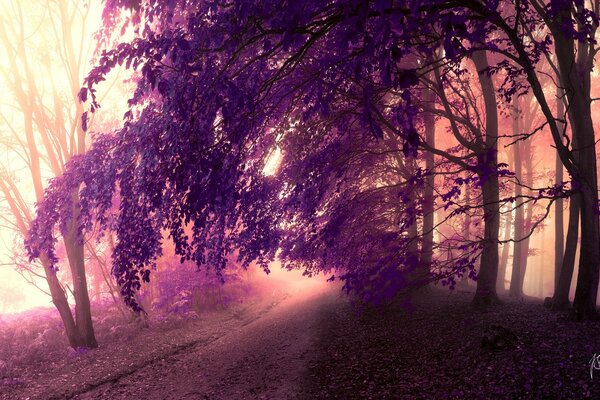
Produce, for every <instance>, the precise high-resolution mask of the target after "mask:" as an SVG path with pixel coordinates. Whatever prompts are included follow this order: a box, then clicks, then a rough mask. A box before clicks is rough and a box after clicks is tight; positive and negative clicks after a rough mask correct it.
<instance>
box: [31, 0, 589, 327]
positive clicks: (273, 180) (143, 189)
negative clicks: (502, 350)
mask: <svg viewBox="0 0 600 400" xmlns="http://www.w3.org/2000/svg"><path fill="white" fill-rule="evenodd" d="M592 6H593V7H597V5H596V4H595V3H594V4H593V5H592ZM123 8H130V12H131V15H132V16H131V18H129V19H127V21H126V23H132V24H134V25H135V26H136V27H137V32H138V36H137V37H136V38H135V39H134V40H132V41H131V42H129V43H122V44H118V45H116V46H115V47H114V48H112V49H111V50H109V51H107V52H105V53H104V55H103V56H102V57H101V58H100V60H99V63H98V65H97V66H96V67H95V68H94V69H93V70H92V71H91V72H90V74H89V75H88V77H87V78H86V80H85V83H84V87H83V89H82V90H81V92H80V99H81V101H82V102H89V107H90V111H91V112H95V111H96V110H97V108H98V107H99V104H97V102H96V97H95V86H96V85H97V84H98V82H100V81H102V80H103V79H104V77H105V76H106V74H107V73H108V72H109V71H110V70H111V69H113V68H114V67H115V66H116V65H125V66H126V67H127V68H134V69H136V70H137V71H138V84H137V88H136V90H135V92H134V93H133V95H132V98H131V99H130V102H129V104H130V110H129V111H128V112H127V113H126V114H125V116H124V127H123V129H121V130H119V131H117V132H115V133H114V134H110V135H109V134H106V135H99V136H98V137H97V140H96V142H95V145H94V146H93V147H92V149H91V150H90V151H89V152H88V153H87V155H85V156H80V157H77V158H74V159H73V160H72V161H71V162H70V163H69V165H68V166H67V169H66V172H65V174H64V175H63V176H62V177H60V178H57V179H55V180H53V181H52V182H51V183H50V185H49V187H48V189H47V191H46V196H45V200H44V201H43V202H42V203H40V204H39V205H38V214H37V218H36V220H35V221H33V223H32V226H31V230H30V235H29V237H28V240H27V243H26V246H27V248H28V250H29V252H30V255H31V257H38V256H39V255H40V254H49V255H50V258H51V259H52V260H53V261H54V262H55V257H54V254H55V253H54V236H53V229H54V227H55V226H57V225H58V226H61V227H64V226H65V224H66V223H67V221H69V218H70V217H72V216H73V215H72V212H71V211H70V208H69V206H68V205H69V204H71V203H70V202H69V198H68V196H67V195H66V194H68V193H73V191H74V190H75V188H77V187H79V185H81V190H80V191H79V195H80V198H81V213H80V214H79V215H78V216H77V217H78V221H79V226H80V229H82V230H83V231H87V230H89V229H90V228H91V224H92V222H93V221H97V222H99V224H100V225H101V226H102V227H103V228H104V229H107V230H111V231H114V232H115V233H116V237H117V243H116V246H115V249H114V251H113V258H112V262H113V266H112V269H113V274H114V275H115V276H116V278H117V281H118V283H119V285H120V287H121V292H122V295H123V296H124V298H125V300H126V301H127V302H128V304H130V305H131V306H132V307H133V308H134V309H135V308H138V307H139V306H138V304H137V303H136V301H135V298H134V294H135V292H136V291H137V290H138V289H139V288H140V286H141V282H142V281H147V280H148V279H149V276H150V270H151V267H152V265H153V263H154V262H155V260H156V258H157V257H158V256H159V255H160V253H161V245H162V234H161V232H162V231H163V230H164V231H167V232H168V233H169V235H170V238H171V240H173V241H174V243H175V251H176V253H177V254H178V255H179V256H181V257H182V259H185V260H192V261H194V262H195V263H197V264H198V265H208V266H210V268H214V270H215V271H216V273H217V274H220V273H222V271H223V269H224V268H225V266H226V260H227V257H228V255H229V254H231V253H232V252H233V251H234V249H237V250H239V257H240V259H241V261H242V262H243V263H246V264H247V263H249V262H251V261H253V260H257V261H258V262H259V264H261V265H262V266H263V267H264V268H267V263H268V262H269V261H270V260H271V259H273V257H274V256H275V254H276V252H277V251H278V249H279V248H280V247H282V248H283V255H284V258H285V257H288V259H290V260H298V261H302V262H303V264H302V265H303V266H305V267H306V266H307V265H308V268H309V271H311V270H312V269H316V270H319V271H320V270H323V269H325V270H327V269H329V268H330V267H342V268H343V269H344V275H345V279H346V283H347V284H349V285H350V286H349V287H350V289H353V290H354V288H357V289H358V290H359V291H361V292H363V289H367V291H366V293H368V292H369V290H371V289H372V291H373V292H376V291H380V292H383V293H395V292H397V291H398V290H399V289H401V288H402V287H405V286H406V284H409V283H410V280H411V279H406V278H407V277H408V275H406V274H405V273H404V272H410V271H414V270H416V269H417V268H418V267H419V266H420V261H419V260H418V259H419V258H421V259H423V258H422V257H419V254H416V255H415V256H413V252H412V250H411V249H413V250H414V249H417V250H418V249H419V247H420V248H421V249H423V248H425V249H427V248H428V247H427V246H429V244H428V243H427V241H422V242H421V243H419V244H418V245H417V246H416V247H415V243H418V242H419V241H418V240H417V239H416V235H415V232H417V233H418V227H419V224H422V222H420V221H423V208H422V207H420V206H418V204H417V207H409V205H410V204H411V202H413V200H415V199H420V200H421V204H423V203H426V201H424V199H423V197H422V194H420V193H419V190H417V191H416V192H415V193H412V194H411V196H413V197H411V196H404V195H405V194H406V192H407V191H406V190H398V191H397V192H396V193H400V194H401V196H400V200H399V203H401V204H396V205H393V204H392V203H393V201H391V199H392V197H391V196H392V195H393V193H392V192H393V191H391V190H389V189H388V187H393V186H394V185H398V186H404V187H406V186H407V185H413V186H414V187H415V188H418V187H419V186H421V187H422V185H424V184H425V183H427V182H429V184H431V182H432V180H429V179H428V178H427V176H428V174H427V173H425V174H424V173H423V171H424V169H423V168H421V167H420V161H415V160H416V159H415V157H418V156H419V151H418V149H419V148H420V147H421V148H425V149H426V150H428V151H432V152H434V151H433V147H431V146H429V147H427V145H428V140H422V139H421V137H420V135H421V136H422V135H423V132H424V131H426V129H423V127H424V126H425V125H426V123H425V122H423V114H427V113H423V112H422V111H423V108H422V107H421V108H420V105H422V104H423V103H422V102H423V101H427V99H428V96H429V95H428V94H423V92H422V90H420V89H419V82H420V79H419V78H422V77H424V76H430V74H431V72H432V71H433V69H432V66H431V65H433V64H430V63H428V62H423V61H424V60H430V59H431V58H433V60H434V61H432V62H433V63H435V65H438V66H439V67H440V68H441V69H442V75H444V73H445V72H444V71H445V70H447V69H449V68H453V67H454V66H456V65H457V64H459V63H460V62H462V61H463V60H465V59H467V58H469V59H471V60H472V61H473V62H474V64H475V67H476V69H477V71H478V80H479V84H480V86H481V94H482V96H483V103H484V110H485V124H484V125H485V126H484V130H483V131H482V132H484V133H485V134H482V135H480V137H479V139H478V140H479V141H480V142H481V143H479V144H478V146H479V147H478V148H477V149H478V151H476V157H475V160H476V161H475V162H474V163H472V164H468V165H469V167H470V168H471V170H472V171H473V172H474V173H475V174H476V175H477V177H478V179H477V182H478V183H479V189H480V190H481V192H482V198H483V201H482V202H481V206H482V207H483V214H484V220H485V229H484V238H483V241H482V242H481V243H480V245H481V247H482V257H481V269H480V273H479V277H478V284H477V285H478V287H477V293H476V298H475V300H476V302H477V303H483V304H489V303H494V302H495V299H496V289H495V286H496V279H497V270H498V243H497V242H498V229H499V185H498V177H499V175H501V174H502V171H499V168H501V165H500V164H499V163H498V161H497V147H496V146H497V145H496V142H497V140H498V116H497V108H498V107H497V101H498V98H500V99H503V100H506V101H510V100H511V99H512V98H513V97H515V96H520V95H522V94H524V93H526V92H529V91H531V93H533V95H534V96H535V98H536V100H537V101H538V103H539V105H540V110H541V111H542V113H543V115H544V117H545V118H546V121H547V124H548V127H549V129H550V132H551V135H552V138H553V140H554V143H555V145H556V147H557V151H558V153H559V156H560V159H561V162H562V163H563V164H564V165H565V167H566V169H567V171H568V172H569V173H570V174H571V176H572V177H573V180H574V181H575V182H577V183H578V186H577V187H578V188H580V189H579V193H580V197H581V199H582V201H581V213H582V247H581V249H582V250H581V254H582V256H581V263H580V274H579V278H578V279H579V280H578V287H577V295H576V299H575V302H574V309H573V310H574V312H573V315H574V316H575V317H576V318H578V319H585V318H592V317H594V316H595V296H596V289H597V284H598V261H599V256H600V247H599V246H600V240H599V239H600V237H599V232H598V214H597V200H598V195H597V188H596V186H597V184H596V167H595V149H594V146H593V137H594V135H593V134H594V133H593V126H592V120H591V113H590V95H589V93H590V90H589V77H590V71H591V61H590V60H591V59H593V54H594V41H593V34H594V32H595V29H596V25H597V18H596V17H595V15H596V14H595V13H594V11H597V9H592V10H589V9H587V8H586V7H585V6H584V4H583V2H581V1H562V0H561V1H551V2H550V3H549V4H544V3H540V2H538V1H537V0H534V1H515V2H512V1H505V2H499V1H485V2H477V1H442V0H437V1H436V0H432V1H427V2H425V1H389V0H377V1H354V0H340V1H334V2H327V3H323V2H321V1H306V2H302V3H300V2H293V1H282V2H280V3H278V4H273V3H272V2H266V1H259V0H246V1H237V2H233V3H225V4H222V3H219V2H213V1H207V2H191V1H185V0H171V1H155V0H147V1H133V2H132V1H130V0H127V1H124V0H110V1H107V2H106V11H105V21H106V23H107V29H108V30H110V29H118V28H119V26H118V24H119V23H122V22H123V18H122V14H120V12H121V11H122V10H123ZM552 43H554V47H555V49H556V51H555V54H556V58H557V61H558V62H557V65H556V66H555V67H556V69H557V71H558V72H559V73H558V75H559V76H560V77H561V79H560V81H561V86H562V87H563V88H564V90H565V93H566V98H567V102H568V105H569V113H568V115H569V122H570V124H571V129H572V132H573V137H574V139H577V140H576V142H577V143H578V145H579V146H580V147H579V149H577V150H578V151H576V152H573V148H572V146H571V143H565V142H564V137H563V132H562V131H560V130H559V124H558V122H557V119H556V118H555V116H554V114H553V112H552V110H551V108H550V106H549V102H548V100H547V98H546V94H545V92H544V91H543V90H542V86H541V84H540V82H541V81H540V77H539V74H538V72H537V69H536V65H537V64H538V62H539V61H540V59H542V58H544V57H546V56H549V55H550V53H551V51H552ZM440 48H441V52H440V51H438V50H439V49H440ZM436 56H437V59H436ZM573 65H576V66H577V68H575V69H572V68H571V66H573ZM500 72H502V73H503V74H504V76H505V77H506V79H504V81H503V82H500V84H498V85H495V84H494V81H493V76H494V75H495V74H499V73H500ZM86 118H87V117H86V116H85V115H84V117H83V120H82V122H83V124H84V126H85V122H86ZM428 138H429V139H431V136H428ZM369 141H373V142H374V143H375V144H372V143H369ZM392 143H393V145H391V144H392ZM280 144H281V146H283V148H284V155H283V157H284V163H285V160H286V157H291V158H290V160H291V163H290V165H289V166H286V167H285V168H283V169H282V171H281V173H278V174H275V175H274V176H267V175H266V174H265V173H264V172H263V168H264V165H265V163H266V162H267V160H268V158H269V154H271V152H272V151H273V149H274V148H275V147H276V146H278V145H280ZM388 150H390V153H389V155H388V156H383V155H381V154H380V155H378V156H379V157H378V159H377V161H375V162H373V164H372V165H366V163H367V162H368V160H369V157H362V156H361V157H359V158H358V160H359V161H358V162H357V163H354V164H353V160H351V159H348V154H349V153H352V152H353V151H358V152H359V153H360V154H363V155H364V153H365V152H369V151H370V152H375V153H377V152H386V151H388ZM286 151H287V154H286ZM336 157H337V158H336ZM394 157H396V159H395V161H393V162H394V163H395V164H394V163H391V162H390V161H388V160H389V159H392V158H394ZM388 163H389V165H390V166H391V167H392V168H395V167H397V169H398V171H396V172H395V173H396V175H395V176H393V177H391V178H390V176H389V174H388V172H387V171H385V170H384V167H385V166H386V165H387V164H388ZM425 165H431V160H429V161H426V162H425ZM294 168H297V170H294ZM298 171H302V173H298ZM373 177H376V179H373ZM338 179H339V184H338V182H336V181H337V180H338ZM369 179H371V180H369ZM378 180H379V181H378ZM380 188H385V189H380ZM338 189H339V190H340V192H339V193H336V190H338ZM369 190H372V191H375V192H379V193H378V195H377V196H371V193H370V192H369ZM455 190H458V188H456V189H455ZM350 193H351V194H352V195H359V196H360V198H359V201H357V202H356V203H350V198H344V196H343V194H350ZM421 193H422V192H421ZM549 193H550V194H552V193H553V194H554V195H556V196H561V195H564V193H563V192H562V191H560V190H558V189H557V190H554V191H548V192H544V193H541V194H540V196H547V195H549ZM429 195H431V192H429ZM115 197H116V198H118V200H119V209H118V213H117V215H116V217H115V218H111V219H108V218H107V212H108V211H109V210H110V209H111V205H112V202H113V198H115ZM426 200H427V201H429V200H430V199H426ZM417 203H418V202H417ZM367 207H370V209H371V210H373V212H374V214H375V215H374V217H373V218H371V219H370V220H368V221H367V219H368V216H369V214H368V213H367V210H368V208H367ZM427 209H428V210H431V208H430V207H429V208H427ZM388 215H389V217H388ZM428 216H429V215H428ZM428 224H430V222H428ZM358 225H360V226H361V228H362V229H361V230H360V231H359V232H361V234H362V236H360V237H358V236H355V235H353V234H352V231H351V230H350V229H349V227H357V226H358ZM185 228H191V232H192V233H191V235H188V234H186V233H185V232H186V229H185ZM357 234H358V233H357ZM315 235H316V236H315ZM319 235H321V236H319ZM317 238H318V239H319V241H315V239H317ZM300 239H301V240H300ZM358 239H361V243H360V246H356V248H353V249H352V250H351V251H349V252H348V254H343V253H342V252H340V249H343V248H344V246H346V248H350V247H351V246H352V244H354V243H356V241H357V240H358ZM300 244H302V245H303V247H302V248H297V247H296V246H299V245H300ZM313 245H314V246H313ZM306 246H308V247H306ZM330 251H331V253H330ZM354 251H355V252H356V255H357V256H359V258H358V260H360V262H363V261H364V262H365V263H364V264H360V262H359V263H357V264H354V265H352V264H351V260H348V261H347V262H345V263H344V257H347V256H348V255H351V254H352V253H353V252H354ZM325 252H327V254H326V255H325V254H324V253H325ZM379 252H381V254H380V253H379ZM426 253H429V250H427V251H426ZM422 255H423V254H421V256H422ZM315 256H318V259H319V261H318V262H313V263H312V264H311V263H310V261H311V260H312V261H314V260H316V259H315V258H314V257H315ZM327 257H331V261H332V262H331V263H322V261H323V259H327ZM425 259H426V260H427V258H425ZM462 262H465V261H462ZM307 263H308V264H307ZM426 263H427V264H430V263H431V261H427V262H426ZM427 268H431V266H430V265H428V266H427ZM459 270H461V268H459ZM415 276H419V275H418V274H416V275H414V274H413V275H412V279H414V277H415ZM418 280H419V279H417V281H418ZM386 296H387V294H386Z"/></svg>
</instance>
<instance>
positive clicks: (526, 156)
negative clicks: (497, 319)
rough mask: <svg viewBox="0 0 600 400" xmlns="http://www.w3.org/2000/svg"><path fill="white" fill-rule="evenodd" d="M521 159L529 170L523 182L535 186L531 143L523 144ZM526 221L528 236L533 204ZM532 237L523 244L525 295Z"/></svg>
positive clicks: (522, 258) (521, 271)
mask: <svg viewBox="0 0 600 400" xmlns="http://www.w3.org/2000/svg"><path fill="white" fill-rule="evenodd" d="M521 158H522V159H523V161H524V164H525V168H526V170H527V172H526V173H523V181H524V183H525V185H526V186H527V187H532V186H533V154H532V152H531V141H526V142H523V143H522V148H521ZM524 214H525V219H524V222H523V231H524V235H525V236H527V235H529V233H530V232H531V228H532V223H531V221H532V220H533V203H531V202H530V203H528V204H526V205H525V210H524ZM530 238H531V237H530V236H527V238H525V239H524V240H523V241H522V242H521V243H522V244H521V262H520V266H521V270H520V273H521V279H520V281H519V283H520V285H521V290H520V293H521V295H523V293H524V291H523V285H524V284H525V273H526V272H527V262H528V261H529V244H530Z"/></svg>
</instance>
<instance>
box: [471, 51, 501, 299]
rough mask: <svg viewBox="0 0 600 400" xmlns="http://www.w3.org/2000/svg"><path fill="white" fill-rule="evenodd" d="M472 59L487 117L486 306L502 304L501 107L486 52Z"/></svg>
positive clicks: (480, 294)
mask: <svg viewBox="0 0 600 400" xmlns="http://www.w3.org/2000/svg"><path fill="white" fill-rule="evenodd" d="M472 59H473V62H474V63H475V68H477V71H478V77H479V83H480V84H481V91H482V95H483V101H484V105H485V115H486V121H485V146H484V149H482V150H483V153H480V154H478V158H479V162H480V163H482V164H483V166H482V167H483V172H480V173H479V179H480V181H481V182H482V188H481V191H482V196H483V221H484V236H483V243H482V244H483V250H482V252H481V265H480V267H479V276H478V278H477V289H476V291H475V298H474V299H473V304H475V305H483V306H486V305H491V304H495V303H498V295H497V293H496V280H497V278H498V233H499V230H500V190H499V186H498V175H497V174H496V173H495V172H494V171H495V169H496V168H497V165H498V150H497V144H498V105H497V103H496V91H495V88H494V84H493V82H492V79H491V78H490V76H489V75H488V74H487V72H486V70H487V67H488V66H489V64H488V60H487V55H486V53H485V52H483V51H476V52H474V53H473V55H472ZM488 168H490V169H491V171H492V172H491V173H489V174H488V173H486V172H485V171H487V170H488Z"/></svg>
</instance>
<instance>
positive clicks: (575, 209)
mask: <svg viewBox="0 0 600 400" xmlns="http://www.w3.org/2000/svg"><path fill="white" fill-rule="evenodd" d="M579 204H580V200H579V194H578V193H575V194H574V195H572V196H571V198H570V200H569V225H568V226H567V242H566V244H565V254H564V257H562V265H561V267H560V274H559V276H558V283H557V285H556V290H555V292H554V298H553V299H552V308H553V309H556V310H566V309H569V308H570V307H571V303H570V302H569V291H570V290H571V280H572V279H573V270H574V269H575V254H576V253H577V239H578V234H579Z"/></svg>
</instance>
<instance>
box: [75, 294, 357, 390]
mask: <svg viewBox="0 0 600 400" xmlns="http://www.w3.org/2000/svg"><path fill="white" fill-rule="evenodd" d="M345 301H347V300H344V298H342V297H341V295H340V292H339V288H338V287H337V286H335V287H332V285H326V284H323V283H319V282H315V283H314V284H310V285H309V286H307V285H304V286H303V287H302V289H301V291H297V292H296V293H295V294H293V295H292V296H290V297H289V298H287V299H285V300H284V301H282V302H281V303H280V304H278V305H277V306H276V307H274V308H273V309H272V310H270V311H269V312H267V313H266V314H265V315H263V316H262V317H260V318H258V319H255V320H253V321H251V322H249V323H248V324H246V325H243V326H241V327H240V328H239V329H236V330H233V331H231V332H229V333H227V334H225V335H223V336H221V337H219V338H216V339H215V340H213V341H209V342H203V343H198V344H196V345H194V346H192V347H190V348H189V349H186V351H183V352H178V353H175V354H173V355H170V356H167V357H165V358H163V359H161V360H159V361H157V362H152V363H150V364H148V365H146V366H144V367H141V368H138V369H137V370H136V371H135V372H133V373H131V374H128V375H125V376H122V377H121V378H119V379H117V380H115V381H112V382H107V383H104V384H102V385H100V386H97V387H95V388H92V389H90V390H89V391H86V392H84V393H80V394H79V395H78V396H76V397H75V398H77V399H98V398H102V399H104V398H106V399H124V398H144V399H293V398H301V397H302V395H301V392H302V390H303V387H304V384H303V383H304V379H306V378H305V376H306V368H307V365H308V362H309V361H310V359H311V358H312V357H313V356H314V355H315V354H316V350H315V348H316V345H317V342H318V339H319V333H320V331H319V326H320V324H321V321H322V315H323V314H322V313H323V312H324V311H325V310H327V309H329V308H331V307H335V306H336V305H339V304H340V303H342V302H345Z"/></svg>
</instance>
